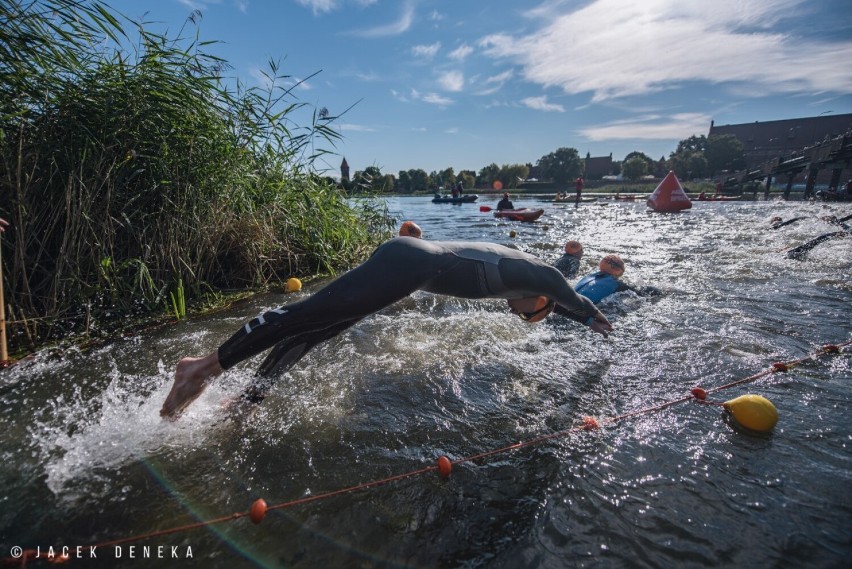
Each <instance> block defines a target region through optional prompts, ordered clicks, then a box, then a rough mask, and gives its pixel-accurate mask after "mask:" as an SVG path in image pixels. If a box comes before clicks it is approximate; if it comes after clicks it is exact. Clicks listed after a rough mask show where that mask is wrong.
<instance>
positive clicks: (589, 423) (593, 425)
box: [583, 417, 601, 431]
mask: <svg viewBox="0 0 852 569" xmlns="http://www.w3.org/2000/svg"><path fill="white" fill-rule="evenodd" d="M600 428H601V424H600V423H598V420H597V419H595V418H594V417H583V430H584V431H594V430H597V429H600Z"/></svg>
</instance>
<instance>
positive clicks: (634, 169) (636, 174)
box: [621, 156, 648, 182]
mask: <svg viewBox="0 0 852 569" xmlns="http://www.w3.org/2000/svg"><path fill="white" fill-rule="evenodd" d="M621 172H622V173H623V174H624V177H625V178H627V179H629V180H630V181H631V182H635V181H637V180H638V179H639V178H641V177H642V176H644V175H645V174H647V173H648V163H647V162H646V161H645V160H644V159H643V158H642V157H640V156H633V157H632V158H630V159H629V160H625V161H624V164H623V165H622V168H621Z"/></svg>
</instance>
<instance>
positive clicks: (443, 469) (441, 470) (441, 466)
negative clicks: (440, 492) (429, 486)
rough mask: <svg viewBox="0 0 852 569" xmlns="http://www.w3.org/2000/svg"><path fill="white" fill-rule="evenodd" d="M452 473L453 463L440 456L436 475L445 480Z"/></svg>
mask: <svg viewBox="0 0 852 569" xmlns="http://www.w3.org/2000/svg"><path fill="white" fill-rule="evenodd" d="M452 471H453V463H452V461H450V459H449V458H447V457H446V456H442V457H441V458H439V459H438V474H440V475H441V476H442V477H443V478H447V477H448V476H449V475H450V472H452Z"/></svg>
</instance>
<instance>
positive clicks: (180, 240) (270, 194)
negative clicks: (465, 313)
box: [0, 0, 393, 348]
mask: <svg viewBox="0 0 852 569" xmlns="http://www.w3.org/2000/svg"><path fill="white" fill-rule="evenodd" d="M181 33H183V31H182V32H181ZM208 46H209V43H207V42H201V41H200V40H199V39H198V38H197V37H195V38H192V37H190V38H183V37H177V38H168V37H165V36H162V35H158V34H154V33H151V32H149V31H147V30H146V29H145V27H144V24H141V23H138V22H132V21H130V20H128V19H126V18H124V17H123V16H121V15H119V14H117V13H116V12H114V11H113V10H112V9H111V8H110V7H109V6H108V5H107V4H104V3H102V2H94V1H77V0H42V1H38V2H21V1H16V0H0V159H2V162H0V216H2V217H4V218H6V219H7V220H8V221H9V222H10V223H11V225H12V227H11V230H10V231H9V232H8V233H7V235H8V236H9V238H8V239H5V240H4V241H3V244H2V245H3V247H4V251H3V253H4V254H3V256H4V257H5V258H6V259H7V270H6V271H5V273H6V274H5V278H6V283H7V287H6V294H7V302H8V303H9V305H10V306H12V307H14V311H13V313H14V314H16V315H17V319H18V320H19V321H27V322H28V323H29V324H28V326H27V327H26V329H24V327H23V326H18V327H17V328H15V327H14V326H13V329H12V331H11V333H10V341H11V342H12V343H13V344H14V343H15V342H16V339H17V341H18V343H19V344H20V345H24V344H29V347H30V348H31V347H32V346H33V345H39V344H43V343H46V342H51V341H55V340H56V339H58V338H62V337H65V336H66V335H67V334H69V333H76V332H82V331H83V329H84V328H85V327H86V324H85V321H86V317H87V307H89V306H90V307H91V318H92V319H93V320H94V321H95V322H100V328H101V329H103V328H109V326H106V323H107V322H108V321H110V320H116V319H123V318H124V317H126V316H127V315H146V314H158V313H162V312H168V311H169V310H170V309H171V308H172V307H171V306H169V298H168V296H169V292H168V291H170V290H172V291H173V290H175V288H176V287H178V288H179V289H180V291H182V292H181V294H182V295H183V294H185V295H186V296H185V301H186V302H187V303H189V304H191V303H193V302H201V301H202V300H204V299H205V298H206V297H207V296H209V295H210V294H215V293H216V292H217V291H220V290H223V289H233V288H246V287H258V286H264V285H267V284H270V283H273V282H277V281H280V280H283V279H286V278H287V277H288V276H291V275H309V274H316V273H325V274H333V273H335V272H336V271H338V270H340V269H342V268H347V267H349V266H351V265H353V264H354V263H356V262H358V261H359V260H361V259H363V257H364V256H365V255H366V254H367V253H368V252H369V251H370V250H372V249H373V247H374V246H375V245H376V244H377V243H378V242H380V241H381V240H383V239H385V238H387V237H388V236H389V235H390V228H391V225H392V223H393V220H391V219H389V217H388V215H387V211H386V210H385V209H383V207H382V206H380V205H378V203H377V202H372V201H370V200H367V201H363V202H358V203H356V204H355V205H354V206H351V205H350V201H349V200H348V199H347V196H346V195H345V194H344V193H343V192H342V191H341V190H340V189H339V188H337V187H336V186H335V184H334V183H333V181H330V180H329V179H328V178H325V177H323V176H322V175H321V174H320V173H318V172H316V171H315V170H314V163H315V161H316V159H317V158H319V157H320V156H323V155H324V154H326V153H328V152H329V151H328V150H324V149H322V148H323V147H326V146H327V147H331V148H333V146H334V144H335V142H336V141H337V140H338V136H339V135H338V134H337V132H336V131H335V130H334V129H333V122H334V120H335V119H336V118H338V117H335V116H329V115H328V114H327V112H325V111H323V112H314V113H313V115H312V118H311V122H310V124H308V125H305V126H300V125H298V124H297V123H296V122H295V119H294V117H295V116H297V115H302V114H303V113H304V111H305V105H304V104H303V103H301V102H299V101H298V100H297V99H295V97H294V96H293V93H292V87H290V88H287V87H284V85H285V82H286V81H287V80H289V79H290V78H289V77H287V76H286V75H283V74H282V73H281V70H280V68H279V66H278V65H277V63H275V62H270V65H269V70H268V79H269V85H268V86H264V87H246V86H244V85H242V84H240V83H239V82H235V81H233V80H230V79H228V78H225V77H223V71H224V70H225V69H226V68H227V63H226V62H224V61H222V60H221V59H219V58H216V57H214V56H212V55H208V54H206V53H205V51H204V50H205V48H207V47H208ZM178 283H180V284H179V285H178ZM13 324H14V323H13ZM94 328H97V327H94ZM25 334H26V336H25ZM25 339H26V342H24V340H25ZM19 347H20V346H19ZM25 347H26V346H25Z"/></svg>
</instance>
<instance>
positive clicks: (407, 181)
mask: <svg viewBox="0 0 852 569" xmlns="http://www.w3.org/2000/svg"><path fill="white" fill-rule="evenodd" d="M397 179H398V180H399V189H400V191H402V192H407V193H411V192H412V191H413V188H412V187H411V176H410V175H409V174H408V171H407V170H400V171H399V174H397Z"/></svg>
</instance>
